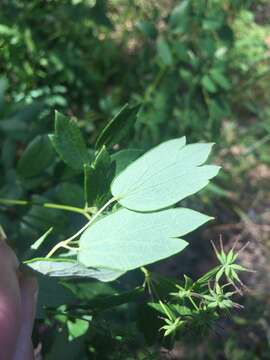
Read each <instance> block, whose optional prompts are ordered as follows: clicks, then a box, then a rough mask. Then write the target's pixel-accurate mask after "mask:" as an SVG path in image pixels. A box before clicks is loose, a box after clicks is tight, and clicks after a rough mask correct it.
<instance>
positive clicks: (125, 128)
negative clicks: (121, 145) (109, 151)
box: [96, 104, 139, 148]
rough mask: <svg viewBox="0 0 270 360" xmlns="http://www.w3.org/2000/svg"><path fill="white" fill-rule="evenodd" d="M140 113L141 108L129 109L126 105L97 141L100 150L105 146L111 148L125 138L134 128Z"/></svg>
mask: <svg viewBox="0 0 270 360" xmlns="http://www.w3.org/2000/svg"><path fill="white" fill-rule="evenodd" d="M138 111H139V106H134V107H129V106H128V104H125V105H124V106H123V107H122V109H121V110H120V111H119V112H118V113H117V114H116V115H115V116H114V117H113V118H112V120H111V121H110V122H109V123H108V124H107V126H106V127H105V128H104V129H103V130H102V131H101V133H100V135H99V136H98V138H97V141H96V147H97V148H100V147H102V146H103V145H106V146H107V147H109V146H111V145H113V144H116V143H118V142H119V141H120V140H121V139H122V138H124V137H125V136H126V135H127V133H128V132H129V130H130V129H131V128H132V127H133V126H134V123H135V121H136V119H137V113H138Z"/></svg>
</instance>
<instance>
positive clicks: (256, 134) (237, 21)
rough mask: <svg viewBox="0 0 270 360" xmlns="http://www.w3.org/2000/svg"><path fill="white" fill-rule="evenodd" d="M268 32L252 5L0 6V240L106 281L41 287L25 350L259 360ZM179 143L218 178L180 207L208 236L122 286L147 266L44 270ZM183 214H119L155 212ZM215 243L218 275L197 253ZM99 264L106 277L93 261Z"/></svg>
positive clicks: (269, 321) (208, 258) (67, 1)
mask: <svg viewBox="0 0 270 360" xmlns="http://www.w3.org/2000/svg"><path fill="white" fill-rule="evenodd" d="M269 18H270V10H269V4H268V2H267V1H252V0H250V1H245V0H225V1H221V0H208V1H207V0H183V1H173V0H163V1H158V2H157V1H144V0H141V1H134V0H133V1H132V0H108V1H105V0H97V1H95V0H62V1H56V0H51V1H41V0H31V1H21V0H4V1H2V4H1V12H0V51H1V52H0V57H1V58H0V59H1V61H0V71H1V76H2V77H1V80H0V114H1V118H0V151H1V153H0V156H1V162H0V224H1V226H2V228H3V229H4V230H5V232H6V233H7V235H8V238H9V241H10V243H11V245H12V246H13V248H14V249H15V250H16V252H17V254H18V256H19V257H20V259H21V260H22V261H25V260H29V259H31V258H37V257H38V258H39V257H40V260H39V262H31V264H30V265H31V266H32V267H35V266H37V267H36V268H38V269H39V270H41V269H43V272H48V271H55V272H56V273H57V276H59V275H63V274H64V275H65V276H66V277H67V276H68V277H70V276H71V274H73V275H74V273H76V274H77V275H78V274H79V275H80V274H85V272H87V271H88V272H87V276H93V277H94V278H98V279H100V280H108V279H113V278H117V280H116V281H113V282H109V283H108V282H106V283H104V282H99V281H96V280H85V279H84V280H81V279H76V280H72V279H69V280H65V281H63V280H61V282H59V281H58V280H57V279H55V278H51V277H44V276H42V275H39V277H40V287H41V291H40V301H41V303H42V304H46V305H47V309H44V308H42V307H40V308H39V312H38V317H39V320H37V322H36V325H35V329H34V342H35V344H36V345H37V344H38V343H39V342H41V343H42V347H43V353H44V356H45V359H53V360H54V359H60V358H62V357H65V358H66V359H84V358H85V359H88V358H90V359H113V360H118V359H120V360H121V359H123V360H124V359H125V360H126V359H130V360H133V359H147V360H148V359H159V358H165V359H167V358H175V359H233V360H234V359H236V360H242V359H245V360H246V359H251V360H253V359H255V360H256V359H267V358H268V357H269V352H270V342H269V336H268V334H269V331H270V311H269V309H270V307H269V306H270V304H268V302H269V300H268V296H267V294H268V291H269V278H268V279H267V276H268V275H267V274H268V273H269V270H270V269H269V265H268V264H267V263H268V262H269V250H270V244H269V238H270V231H269V229H270V219H269V218H270V216H269V207H270V199H269V181H270V169H269V167H270V157H269V141H270V104H269V97H270V90H269V89H270V88H269V83H270V75H269V73H270V72H269V67H270V40H269V39H270V25H269V24H268V23H267V21H269V20H268V19H269ZM127 102H128V103H129V106H127V105H125V104H126V103H127ZM55 110H58V111H59V113H57V117H56V121H55V115H54V111H55ZM61 114H65V115H66V116H67V117H64V116H62V115H61ZM70 119H71V120H70ZM107 124H108V125H107ZM106 126H107V127H106ZM48 134H49V136H48ZM184 135H185V136H186V137H187V140H188V143H193V142H201V141H202V142H204V143H205V142H215V143H216V146H215V147H214V151H213V154H212V158H211V162H212V163H216V164H218V165H221V166H222V168H223V170H222V171H220V173H219V174H218V176H217V177H215V178H214V179H213V181H212V182H211V184H210V185H209V186H208V187H207V188H206V189H205V190H203V191H202V192H199V194H198V196H196V197H195V196H192V197H190V198H187V199H184V200H183V201H181V203H180V205H181V206H184V207H185V208H187V207H188V208H192V209H196V210H197V211H200V212H204V213H207V214H209V215H211V216H214V217H215V218H216V221H215V222H213V223H212V224H211V223H209V224H208V225H206V226H205V229H207V230H199V231H196V233H195V235H189V237H187V240H188V242H189V243H190V245H189V246H188V248H187V249H185V250H184V252H183V253H181V254H180V255H179V256H177V257H173V258H171V259H168V260H166V261H165V262H161V263H159V264H157V265H154V267H153V266H151V267H150V268H148V266H147V269H146V268H144V267H142V268H141V269H137V270H135V271H132V272H128V273H127V274H125V275H124V276H123V277H120V278H118V276H120V275H121V274H122V273H123V272H126V271H127V270H130V269H131V268H136V267H138V266H141V265H144V264H147V263H149V262H153V261H155V260H159V259H161V257H160V255H157V254H155V258H154V259H152V260H153V261H152V260H151V261H148V260H147V261H146V262H143V261H142V263H138V262H137V263H136V264H135V261H134V262H133V264H132V265H131V264H130V263H129V264H128V266H125V267H120V268H117V269H113V270H114V272H112V271H111V270H112V269H107V270H106V271H105V272H104V271H103V272H102V271H101V272H100V271H99V272H98V271H96V270H95V269H87V268H85V267H80V268H79V269H78V268H77V267H76V266H77V263H74V262H72V261H73V259H74V254H72V251H73V252H74V251H75V250H74V249H72V250H71V249H65V250H66V252H65V251H62V254H66V253H67V252H68V251H71V254H70V253H69V258H67V257H64V258H63V257H62V258H61V261H59V257H58V255H60V254H61V250H60V249H58V252H56V253H55V254H53V255H54V256H56V255H57V262H56V264H54V267H52V266H51V265H50V267H49V270H48V264H47V263H48V262H49V261H51V262H52V260H48V261H46V262H45V261H44V259H42V257H44V256H45V255H46V254H47V253H48V252H49V251H50V250H51V249H52V248H53V247H54V246H55V245H56V244H57V243H59V241H63V240H64V239H66V238H68V237H69V236H71V235H73V234H74V233H75V232H76V231H78V230H80V229H81V228H82V227H83V226H84V224H85V223H86V222H87V221H88V220H89V218H90V217H91V216H95V214H96V213H97V211H98V209H100V208H102V207H103V206H104V204H106V203H107V202H108V201H110V198H111V197H112V195H111V194H110V185H111V182H112V180H113V179H114V178H115V176H116V175H118V174H119V173H120V172H121V171H122V170H123V169H124V168H126V166H127V165H128V164H129V163H132V162H133V161H134V160H136V159H137V158H138V157H140V156H141V155H142V154H143V153H144V152H145V151H146V150H149V149H150V148H152V147H153V146H155V145H157V144H159V143H161V142H163V141H166V140H168V139H171V138H181V137H182V136H184ZM168 154H170V153H168ZM134 164H135V163H134ZM135 173H136V172H135ZM142 175H143V174H142ZM213 176H214V175H213ZM129 177H130V178H131V179H133V178H134V174H131V175H129ZM170 177H171V174H170ZM210 177H212V176H209V178H210ZM156 180H158V178H157V179H156ZM119 181H120V180H119ZM121 181H122V182H123V181H124V184H125V181H126V180H125V179H124V180H123V179H122V180H121ZM121 181H120V183H121ZM113 184H115V182H114V183H113ZM116 185H117V184H116ZM116 185H113V186H112V192H113V195H118V194H117V186H116ZM122 185H123V184H121V186H122ZM129 185H130V184H129ZM170 186H171V187H172V188H173V187H174V186H173V184H171V185H170ZM198 190H199V188H198V189H197V190H196V189H193V191H192V190H191V191H190V192H189V193H188V194H186V195H191V194H192V193H195V192H196V191H198ZM157 195H160V196H158V197H157V199H156V200H158V202H159V201H160V200H162V199H160V197H161V195H162V196H163V195H164V193H163V191H160V193H159V192H158V193H157ZM145 196H148V193H147V192H144V194H143V197H145ZM184 197H185V196H184ZM182 198H183V197H179V198H176V199H175V201H172V202H169V203H168V204H167V205H164V204H163V205H161V206H160V205H159V204H158V205H157V204H156V203H154V205H153V203H151V201H152V200H151V198H150V200H149V199H148V200H147V204H144V203H142V201H141V200H140V199H135V201H133V202H132V201H130V199H129V200H127V201H126V200H125V199H124V200H123V201H122V203H121V201H119V203H120V205H122V206H124V207H127V208H128V209H129V210H131V211H130V212H133V210H139V211H141V210H147V211H148V210H151V211H152V210H154V211H156V210H157V209H161V208H164V207H166V206H171V205H173V204H175V203H176V202H177V201H179V200H181V199H182ZM131 200H132V199H131ZM133 200H134V199H133ZM139 200H140V201H139ZM149 204H151V206H152V208H149V206H150V205H149ZM134 206H135V208H134ZM142 206H143V207H144V208H142ZM145 206H147V207H148V208H147V209H145ZM153 206H154V208H153ZM118 207H119V205H115V204H112V203H110V204H109V205H108V208H107V209H105V211H106V210H110V211H112V212H115V211H117V210H118ZM85 209H87V211H85ZM120 211H122V212H123V211H128V210H119V212H120ZM166 211H176V210H162V212H164V213H165V212H166ZM136 214H137V213H136ZM151 214H152V215H151V216H154V214H155V213H151ZM110 216H114V215H113V214H112V215H108V217H107V218H109V217H110ZM125 216H126V215H125ZM142 216H143V215H142ZM107 218H105V219H104V218H101V219H100V222H102V221H103V224H105V222H106V219H107ZM114 219H115V216H114ZM170 219H171V217H170ZM114 221H115V220H114ZM128 221H129V220H128V219H127V218H125V222H126V223H128ZM142 222H143V221H140V224H141V223H142ZM203 222H204V221H201V224H202V223H203ZM98 223H99V222H97V223H95V224H96V225H97V224H98ZM192 224H193V228H190V229H189V231H191V230H193V229H195V228H196V227H197V226H199V223H198V225H197V226H195V225H194V220H193V221H192ZM170 226H171V227H170V229H172V230H174V226H173V225H170ZM97 227H98V226H93V227H92V228H89V231H92V232H97V231H98V230H97V229H96V228H97ZM102 227H103V226H102ZM91 229H92V230H91ZM104 229H105V230H106V224H105V225H104ZM107 231H108V230H107ZM189 231H186V232H189ZM220 234H221V235H222V237H223V243H224V250H222V248H221V249H219V247H218V250H217V251H216V253H217V257H218V259H217V260H216V259H214V257H213V254H214V252H213V250H212V247H211V245H210V240H211V239H216V240H217V239H218V238H219V236H220ZM90 235H91V234H90ZM150 235H151V234H150ZM177 235H178V234H176V235H175V236H177ZM130 236H131V235H130ZM167 236H169V234H168V235H167ZM147 238H149V235H147ZM37 239H38V241H37ZM81 239H82V240H81V241H82V242H83V236H82V238H81ZM75 240H77V239H75ZM95 240H97V241H96V245H97V246H98V239H95ZM236 240H238V242H237V243H235V241H236ZM153 241H154V239H153ZM247 241H250V246H249V247H247V248H245V249H244V250H243V251H240V252H239V250H240V248H241V246H244V244H245V243H246V242H247ZM94 243H95V241H94ZM215 243H216V241H215ZM234 244H235V247H234V248H233V246H234ZM62 245H64V246H68V247H69V246H70V247H76V246H77V245H78V244H77V243H73V244H70V243H66V244H63V243H62ZM231 249H233V250H231ZM106 250H107V251H108V252H109V251H110V249H109V248H108V249H106ZM179 250H180V249H178V250H177V251H179ZM230 250H231V251H230ZM160 251H161V252H163V249H161V250H160ZM177 251H175V252H177ZM75 252H76V251H75ZM117 252H118V251H116V253H117ZM120 253H121V251H120ZM172 253H173V252H171V254H172ZM122 255H123V254H122ZM142 255H145V256H146V255H147V254H142ZM236 255H237V259H235V256H236ZM54 256H53V257H54ZM91 256H92V254H91V253H90V255H89V258H91ZM63 259H64V261H63ZM91 259H92V260H91V261H92V262H91V264H92V265H93V261H94V260H95V259H96V257H94V258H93V256H92V258H91ZM67 260H69V261H67ZM132 260H134V259H132ZM235 260H237V261H238V262H237V263H235ZM99 261H104V263H105V262H106V261H107V263H106V264H108V259H107V258H106V256H104V257H103V256H102V254H101V255H100V258H99ZM41 263H42V264H41ZM34 264H35V265H34ZM74 264H75V265H74ZM134 264H135V265H134ZM95 265H102V264H95ZM241 266H243V267H245V268H246V267H247V268H255V269H256V270H257V274H256V275H253V274H251V276H246V275H245V273H241V274H240V278H241V279H242V280H243V281H244V282H245V283H247V285H248V286H249V287H250V288H251V290H252V291H251V292H250V293H246V291H245V289H244V288H243V285H242V283H241V280H240V279H239V277H238V275H239V272H242V270H243V268H242V267H241ZM210 269H212V270H210ZM115 270H116V272H115ZM117 271H118V272H119V273H118V274H117ZM184 274H188V276H186V275H185V276H184ZM249 275H250V274H249ZM191 278H192V279H193V280H192V279H191ZM228 283H233V284H234V285H232V284H231V285H230V286H227V285H226V284H228ZM224 285H226V286H225V287H224ZM235 291H236V293H234V292H235ZM242 292H244V297H240V293H241V294H242ZM239 304H242V305H244V306H245V308H244V309H243V310H239V309H238V308H239ZM59 305H60V306H59ZM161 328H162V330H161V331H160V329H161ZM164 335H166V336H164ZM198 349H199V350H198Z"/></svg>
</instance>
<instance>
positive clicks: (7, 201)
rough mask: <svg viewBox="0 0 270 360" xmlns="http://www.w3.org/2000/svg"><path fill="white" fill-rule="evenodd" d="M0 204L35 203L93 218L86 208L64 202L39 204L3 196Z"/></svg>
mask: <svg viewBox="0 0 270 360" xmlns="http://www.w3.org/2000/svg"><path fill="white" fill-rule="evenodd" d="M0 204H4V205H21V206H26V205H35V206H41V207H44V208H49V209H58V210H64V211H70V212H76V213H79V214H82V215H84V216H85V217H86V218H87V219H88V220H90V219H91V217H90V215H89V214H88V213H87V212H86V210H85V209H83V208H79V207H75V206H70V205H62V204H54V203H44V204H39V203H34V202H31V201H27V200H13V199H3V198H0Z"/></svg>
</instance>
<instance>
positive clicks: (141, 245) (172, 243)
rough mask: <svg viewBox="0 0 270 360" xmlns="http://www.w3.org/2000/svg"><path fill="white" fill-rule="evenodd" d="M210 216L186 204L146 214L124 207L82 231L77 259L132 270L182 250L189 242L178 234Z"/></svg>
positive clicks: (183, 233)
mask: <svg viewBox="0 0 270 360" xmlns="http://www.w3.org/2000/svg"><path fill="white" fill-rule="evenodd" d="M210 219H211V218H209V217H208V216H206V215H203V214H200V213H198V212H196V211H193V210H190V209H185V208H179V209H169V210H165V211H161V212H156V213H146V214H145V213H138V212H133V211H129V210H127V209H121V210H119V211H117V212H115V213H113V214H111V215H108V216H106V217H105V218H102V219H101V220H99V221H98V222H96V223H94V224H93V225H92V226H91V227H89V228H88V229H87V230H86V231H85V232H84V233H83V235H82V236H81V239H80V248H79V255H78V260H79V262H81V263H82V264H84V265H85V266H87V267H94V268H100V267H101V268H110V269H116V270H118V271H120V272H121V271H122V272H125V271H128V270H132V269H135V268H138V267H140V266H144V265H146V264H150V263H153V262H156V261H158V260H161V259H164V258H166V257H169V256H171V255H173V254H176V253H178V252H180V251H182V250H183V249H184V248H185V247H186V246H187V242H186V241H184V240H182V239H178V237H180V236H182V235H185V234H187V233H189V232H191V231H193V230H195V229H196V228H197V227H199V226H201V225H202V224H204V223H205V222H207V221H209V220H210Z"/></svg>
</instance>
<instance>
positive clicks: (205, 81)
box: [201, 75, 217, 93]
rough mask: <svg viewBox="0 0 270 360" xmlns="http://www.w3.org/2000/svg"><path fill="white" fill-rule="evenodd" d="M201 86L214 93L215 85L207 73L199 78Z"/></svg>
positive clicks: (215, 90)
mask: <svg viewBox="0 0 270 360" xmlns="http://www.w3.org/2000/svg"><path fill="white" fill-rule="evenodd" d="M201 83H202V86H203V87H204V88H205V90H207V91H208V92H210V93H216V92H217V87H216V85H215V83H214V82H213V81H212V79H211V78H210V76H209V75H204V76H203V77H202V80H201Z"/></svg>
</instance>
